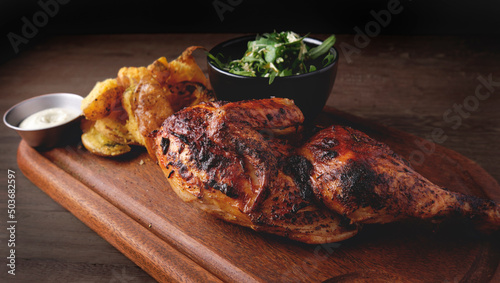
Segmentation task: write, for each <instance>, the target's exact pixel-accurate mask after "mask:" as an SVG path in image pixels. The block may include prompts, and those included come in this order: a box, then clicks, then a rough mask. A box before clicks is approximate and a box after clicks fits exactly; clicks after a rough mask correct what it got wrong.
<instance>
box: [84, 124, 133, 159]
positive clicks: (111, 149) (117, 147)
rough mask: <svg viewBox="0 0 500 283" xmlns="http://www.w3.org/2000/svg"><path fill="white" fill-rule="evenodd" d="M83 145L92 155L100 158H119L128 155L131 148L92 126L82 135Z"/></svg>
mask: <svg viewBox="0 0 500 283" xmlns="http://www.w3.org/2000/svg"><path fill="white" fill-rule="evenodd" d="M82 144H83V146H84V147H85V148H86V149H87V150H88V151H90V152H91V153H93V154H95V155H99V156H118V155H122V154H124V153H127V152H129V151H130V150H131V147H130V146H129V145H127V144H121V143H117V142H115V141H113V140H111V139H109V138H108V137H107V136H106V135H104V134H102V133H101V132H99V131H98V130H97V129H96V128H95V127H94V125H91V126H90V127H89V128H88V129H87V130H85V131H84V133H83V134H82Z"/></svg>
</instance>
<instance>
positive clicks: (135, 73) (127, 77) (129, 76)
mask: <svg viewBox="0 0 500 283" xmlns="http://www.w3.org/2000/svg"><path fill="white" fill-rule="evenodd" d="M151 79H153V77H152V74H151V72H150V71H149V70H148V69H147V68H146V67H137V68H136V67H123V68H121V69H120V71H118V77H117V78H116V80H117V81H118V83H119V84H120V86H122V87H123V89H124V90H125V89H127V88H129V87H133V86H136V85H138V84H139V83H140V82H141V81H143V80H151Z"/></svg>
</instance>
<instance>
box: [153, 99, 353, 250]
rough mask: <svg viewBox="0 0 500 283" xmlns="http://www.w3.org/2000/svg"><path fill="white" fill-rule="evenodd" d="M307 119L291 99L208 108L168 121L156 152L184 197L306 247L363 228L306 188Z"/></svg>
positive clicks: (194, 109) (229, 218) (189, 110)
mask: <svg viewBox="0 0 500 283" xmlns="http://www.w3.org/2000/svg"><path fill="white" fill-rule="evenodd" d="M303 120H304V117H303V115H302V113H301V112H300V110H299V109H298V108H297V107H296V106H295V105H294V104H293V101H291V100H288V99H278V98H275V99H269V100H255V101H245V102H232V103H227V102H209V103H202V104H200V105H197V106H194V107H190V108H186V109H184V110H181V111H179V112H177V113H175V114H174V115H172V116H171V117H169V118H168V119H167V120H166V121H165V122H164V123H163V125H162V127H161V129H160V130H159V131H157V132H156V133H155V134H154V140H155V148H154V149H153V150H154V152H155V153H156V158H157V159H158V163H159V164H160V166H161V168H162V170H163V171H164V174H165V176H166V177H167V179H168V181H169V183H170V185H171V187H172V189H173V190H174V191H175V192H176V193H177V194H178V195H179V197H180V198H181V199H183V200H184V201H187V202H191V203H193V204H195V205H196V206H197V207H199V208H201V209H202V210H204V211H206V212H208V213H210V214H213V215H215V216H217V217H219V218H222V219H224V220H226V221H229V222H232V223H236V224H239V225H242V226H246V227H250V228H252V229H254V230H257V231H265V232H268V233H273V234H277V235H281V236H285V237H288V238H291V239H294V240H298V241H301V242H305V243H327V242H335V241H341V240H345V239H347V238H350V237H352V236H354V235H355V234H356V233H357V231H358V229H359V226H358V225H356V224H350V221H349V220H348V219H346V218H344V217H342V216H340V215H339V214H337V213H335V212H333V211H330V210H328V209H326V208H325V207H324V206H322V205H318V204H317V203H315V200H314V195H313V194H311V193H310V192H311V191H310V190H304V189H303V187H302V186H301V185H300V184H301V183H303V182H304V181H305V179H304V176H305V175H302V174H301V172H298V171H297V170H301V168H302V167H300V166H296V165H297V164H296V163H295V155H294V154H293V152H294V151H295V148H296V147H295V146H294V145H293V144H292V143H293V141H294V140H296V136H297V135H300V130H299V129H300V127H301V124H302V122H303Z"/></svg>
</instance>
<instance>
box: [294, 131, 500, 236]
mask: <svg viewBox="0 0 500 283" xmlns="http://www.w3.org/2000/svg"><path fill="white" fill-rule="evenodd" d="M299 154H300V155H301V156H302V157H304V158H306V159H307V162H303V164H306V166H305V167H306V168H304V169H303V171H307V172H308V174H309V181H310V186H311V188H312V190H313V191H314V194H315V196H316V197H317V198H318V199H319V200H320V201H321V202H322V203H324V204H325V205H326V206H328V207H329V208H330V209H332V210H333V211H336V212H338V213H340V214H342V215H345V216H346V217H348V218H349V219H351V220H352V221H354V222H357V223H388V222H394V221H398V220H402V219H408V218H413V219H429V220H433V221H440V220H442V219H445V218H452V217H462V218H463V217H467V218H471V219H472V221H473V222H475V223H476V224H477V225H478V228H480V229H483V230H485V231H488V230H496V229H498V228H499V227H500V207H499V206H498V205H497V204H496V203H495V202H493V201H491V200H484V199H480V198H477V197H474V196H469V195H464V194H460V193H456V192H451V191H448V190H447V189H444V188H440V187H439V186H437V185H435V184H433V183H432V182H430V181H429V180H427V179H426V178H424V177H423V176H422V175H420V174H419V173H417V172H416V171H415V170H413V169H412V168H411V167H410V165H409V163H408V162H407V161H406V160H404V159H403V158H401V157H400V156H398V155H397V154H396V153H394V152H393V151H392V150H391V149H390V148H389V147H388V146H387V145H385V144H382V143H380V142H377V141H376V140H374V139H372V138H370V137H368V136H367V135H366V134H364V133H362V132H360V131H357V130H354V129H352V128H348V127H342V126H331V127H329V128H326V129H324V130H322V131H320V132H319V133H317V134H316V135H315V136H313V137H312V138H311V139H310V140H309V141H308V142H307V143H305V144H304V145H303V146H302V147H301V148H300V149H299Z"/></svg>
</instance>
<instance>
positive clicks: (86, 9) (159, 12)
mask: <svg viewBox="0 0 500 283" xmlns="http://www.w3.org/2000/svg"><path fill="white" fill-rule="evenodd" d="M40 1H41V2H43V3H57V6H58V9H57V12H55V13H54V15H53V16H48V20H47V21H46V24H45V25H43V26H41V27H40V28H37V31H36V35H35V36H33V37H32V38H30V39H28V40H27V41H28V43H26V44H25V43H22V44H19V52H18V53H16V52H15V51H14V48H13V47H12V44H11V43H10V41H9V39H8V36H7V35H8V34H9V33H14V34H17V35H19V36H22V28H23V25H25V23H24V22H23V21H22V19H23V17H25V18H26V19H27V20H29V21H30V22H33V16H34V15H36V14H37V13H39V12H40V11H43V9H42V7H41V5H40V4H39V2H40ZM59 1H61V2H67V3H65V4H59V3H58V2H57V0H0V44H1V45H0V51H1V57H0V63H1V62H4V61H5V60H8V59H10V58H12V57H14V56H16V55H18V54H20V53H22V52H23V50H26V49H27V48H30V47H32V46H34V45H36V43H37V42H39V41H41V40H44V39H45V38H47V37H48V36H51V35H57V34H89V33H90V34H95V33H101V34H102V33H176V32H196V33H198V32H201V33H203V32H238V33H240V32H243V33H247V32H268V31H272V30H278V31H279V30H293V31H296V32H298V33H308V32H312V33H335V34H353V33H355V31H354V27H360V28H361V29H363V28H364V27H365V25H366V23H368V22H370V21H373V20H374V19H373V16H372V15H371V14H370V11H372V10H373V11H376V12H378V11H380V10H382V9H387V5H388V3H389V2H390V0H382V1H378V0H372V1H366V0H365V1H347V0H346V1H317V0H306V1H300V2H298V1H271V0H267V1H262V0H257V1H251V0H208V1H166V0H143V1H132V0H121V1H118V0H113V1H102V0H101V1H97V0H64V1H63V0H59ZM400 3H401V6H402V7H403V11H402V12H401V13H400V14H398V15H393V16H392V18H391V22H390V24H389V25H388V26H387V27H384V28H382V29H381V34H409V35H464V36H467V35H487V36H492V37H493V36H494V37H498V36H499V35H500V1H498V0H486V1H472V0H458V1H452V0H436V1H416V0H412V1H410V0H401V1H400ZM47 5H48V4H47ZM217 5H218V6H219V9H221V11H222V10H223V9H224V7H223V6H224V5H229V6H226V8H227V7H229V8H230V9H229V10H225V11H224V12H223V13H221V12H219V13H217V10H216V8H215V6H217ZM39 14H40V13H39ZM221 14H222V16H223V20H221V18H220V15H221ZM40 19H41V20H42V21H43V18H40Z"/></svg>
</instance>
